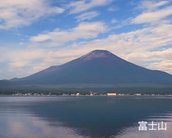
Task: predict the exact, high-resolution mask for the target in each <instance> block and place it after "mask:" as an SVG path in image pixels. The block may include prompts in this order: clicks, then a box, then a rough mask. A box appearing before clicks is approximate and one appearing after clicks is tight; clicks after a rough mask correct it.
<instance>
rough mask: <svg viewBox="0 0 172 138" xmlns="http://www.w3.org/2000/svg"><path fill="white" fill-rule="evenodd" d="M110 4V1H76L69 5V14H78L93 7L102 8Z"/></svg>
mask: <svg viewBox="0 0 172 138" xmlns="http://www.w3.org/2000/svg"><path fill="white" fill-rule="evenodd" d="M110 2H111V0H78V1H74V2H71V3H69V8H70V13H72V14H74V13H80V12H83V11H87V10H90V9H92V8H94V7H99V6H104V5H107V4H109V3H110Z"/></svg>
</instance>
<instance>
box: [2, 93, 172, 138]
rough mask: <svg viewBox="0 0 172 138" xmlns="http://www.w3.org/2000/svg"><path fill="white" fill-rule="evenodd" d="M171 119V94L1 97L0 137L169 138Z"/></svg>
mask: <svg viewBox="0 0 172 138" xmlns="http://www.w3.org/2000/svg"><path fill="white" fill-rule="evenodd" d="M138 121H158V122H160V121H164V122H167V130H166V131H145V132H143V131H138ZM171 121H172V97H134V96H133V97H106V96H104V97H103V96H100V97H98V96H97V97H96V96H95V97H60V96H59V97H0V138H171V137H172V122H171Z"/></svg>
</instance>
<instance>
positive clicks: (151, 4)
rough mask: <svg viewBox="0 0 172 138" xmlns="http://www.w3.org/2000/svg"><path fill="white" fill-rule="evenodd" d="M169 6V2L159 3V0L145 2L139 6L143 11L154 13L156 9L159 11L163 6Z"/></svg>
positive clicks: (145, 0)
mask: <svg viewBox="0 0 172 138" xmlns="http://www.w3.org/2000/svg"><path fill="white" fill-rule="evenodd" d="M168 4H169V1H168V0H162V1H157V0H143V1H141V3H140V4H139V6H138V8H139V9H142V10H148V11H153V10H156V9H159V8H161V7H163V6H166V5H168Z"/></svg>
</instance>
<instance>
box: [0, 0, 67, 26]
mask: <svg viewBox="0 0 172 138" xmlns="http://www.w3.org/2000/svg"><path fill="white" fill-rule="evenodd" d="M62 12H64V9H62V8H60V7H55V6H51V5H50V3H49V2H48V1H47V0H5V1H4V0H0V29H8V28H12V27H20V26H24V25H29V24H31V23H33V22H34V21H36V20H38V19H40V18H41V17H45V16H50V15H55V14H60V13H62Z"/></svg>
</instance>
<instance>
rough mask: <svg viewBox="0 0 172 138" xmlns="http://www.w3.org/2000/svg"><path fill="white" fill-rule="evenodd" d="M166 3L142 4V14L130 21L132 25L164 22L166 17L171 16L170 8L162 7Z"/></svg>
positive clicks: (171, 10) (171, 9)
mask: <svg viewBox="0 0 172 138" xmlns="http://www.w3.org/2000/svg"><path fill="white" fill-rule="evenodd" d="M167 3H168V1H160V2H157V3H155V2H151V1H150V2H148V1H146V2H144V3H142V6H143V8H144V10H143V12H142V13H141V14H139V15H138V16H136V17H135V18H133V19H132V21H131V22H132V23H134V24H141V23H159V21H162V20H164V19H165V18H166V17H168V16H170V15H172V6H165V7H163V8H162V7H161V6H164V5H166V4H167Z"/></svg>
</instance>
